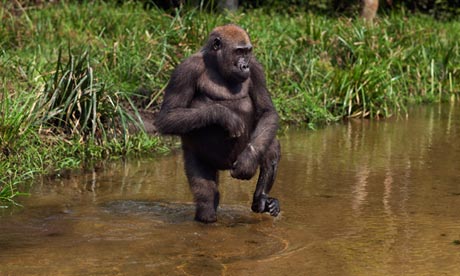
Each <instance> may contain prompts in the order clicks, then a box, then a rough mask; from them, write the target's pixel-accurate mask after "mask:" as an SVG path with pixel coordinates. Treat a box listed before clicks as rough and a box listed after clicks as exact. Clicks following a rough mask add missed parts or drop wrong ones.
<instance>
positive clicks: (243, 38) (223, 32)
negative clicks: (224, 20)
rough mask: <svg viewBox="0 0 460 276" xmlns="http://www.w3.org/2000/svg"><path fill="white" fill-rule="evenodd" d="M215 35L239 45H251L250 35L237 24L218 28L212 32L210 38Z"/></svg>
mask: <svg viewBox="0 0 460 276" xmlns="http://www.w3.org/2000/svg"><path fill="white" fill-rule="evenodd" d="M213 34H214V35H218V36H220V37H221V38H222V39H224V40H227V41H234V42H237V43H238V44H239V43H242V44H251V40H250V39H249V35H248V33H247V32H246V31H245V30H244V29H243V28H241V27H240V26H237V25H235V24H227V25H223V26H219V27H216V28H214V30H212V32H211V35H210V36H213Z"/></svg>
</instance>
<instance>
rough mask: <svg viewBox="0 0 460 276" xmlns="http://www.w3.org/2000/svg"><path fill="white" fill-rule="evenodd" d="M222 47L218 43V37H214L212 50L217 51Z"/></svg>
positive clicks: (219, 42)
mask: <svg viewBox="0 0 460 276" xmlns="http://www.w3.org/2000/svg"><path fill="white" fill-rule="evenodd" d="M221 46H222V42H221V41H220V37H216V39H214V44H212V48H213V49H214V50H215V51H217V50H219V49H220V47H221Z"/></svg>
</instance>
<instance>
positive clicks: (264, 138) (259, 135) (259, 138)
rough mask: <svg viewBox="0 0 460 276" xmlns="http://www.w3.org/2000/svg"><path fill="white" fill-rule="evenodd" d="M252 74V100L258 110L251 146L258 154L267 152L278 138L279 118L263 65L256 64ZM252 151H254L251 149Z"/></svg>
mask: <svg viewBox="0 0 460 276" xmlns="http://www.w3.org/2000/svg"><path fill="white" fill-rule="evenodd" d="M253 67H254V70H253V71H252V72H251V76H252V78H251V80H252V88H251V98H252V100H253V102H254V106H255V110H256V122H257V124H256V127H255V129H254V131H253V133H252V134H251V142H250V146H252V147H253V149H254V150H255V151H256V152H257V153H258V154H261V153H262V152H265V151H266V149H267V147H268V146H269V145H270V144H271V143H272V141H273V139H274V138H275V136H276V132H277V130H278V126H279V117H278V113H276V110H275V107H274V106H273V102H272V99H271V98H270V95H269V93H268V90H267V86H266V82H265V75H264V72H263V68H262V65H260V64H259V63H258V62H255V64H254V65H253ZM251 150H252V149H251Z"/></svg>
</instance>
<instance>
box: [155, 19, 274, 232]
mask: <svg viewBox="0 0 460 276" xmlns="http://www.w3.org/2000/svg"><path fill="white" fill-rule="evenodd" d="M251 51H252V45H251V42H250V40H249V36H248V34H247V33H246V32H245V31H244V30H243V29H241V28H240V27H238V26H236V25H232V24H229V25H225V26H221V27H217V28H215V29H214V30H213V31H212V33H211V34H210V36H209V39H208V41H207V43H206V44H205V45H204V47H203V48H202V50H201V51H200V52H198V53H196V54H194V55H192V56H191V57H189V58H188V59H186V60H185V61H184V62H182V63H181V64H180V65H179V66H178V67H177V68H176V69H175V71H174V72H173V74H172V76H171V80H170V81H169V84H168V86H167V88H166V92H165V95H164V101H163V105H162V107H161V110H160V112H159V114H158V117H157V119H156V126H157V128H158V130H159V131H160V132H161V133H162V134H172V135H179V136H181V138H182V149H183V152H184V162H185V172H186V175H187V178H188V181H189V184H190V188H191V191H192V192H193V195H194V198H195V201H196V215H195V219H196V220H198V221H201V222H206V223H209V222H214V221H216V219H217V218H216V210H217V206H218V204H219V191H218V170H231V175H232V177H234V178H238V179H250V178H252V177H253V176H254V174H255V173H256V170H257V166H259V165H260V174H259V179H258V181H257V187H256V190H255V192H254V197H253V202H252V210H253V211H254V212H259V213H262V212H269V213H270V214H271V215H272V216H277V215H278V213H279V212H280V207H279V203H278V200H277V199H276V198H272V197H269V196H268V193H269V192H270V189H271V188H272V186H273V182H274V181H275V176H276V169H277V166H278V161H279V159H280V145H279V142H278V141H277V140H276V138H275V135H276V131H277V129H278V115H277V113H276V111H275V109H274V107H273V103H272V101H271V99H270V96H269V94H268V91H267V88H266V84H265V76H264V73H263V68H262V66H261V65H260V64H259V63H258V62H257V60H256V59H255V58H254V56H253V55H252V53H251Z"/></svg>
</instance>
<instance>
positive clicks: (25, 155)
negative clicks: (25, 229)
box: [0, 1, 460, 198]
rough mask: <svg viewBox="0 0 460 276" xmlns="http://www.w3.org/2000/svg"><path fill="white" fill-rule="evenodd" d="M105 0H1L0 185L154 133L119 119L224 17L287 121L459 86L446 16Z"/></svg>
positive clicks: (144, 142) (387, 110) (355, 111)
mask: <svg viewBox="0 0 460 276" xmlns="http://www.w3.org/2000/svg"><path fill="white" fill-rule="evenodd" d="M108 2H110V1H107V2H99V1H88V2H84V1H83V3H76V2H66V1H59V2H58V3H50V4H44V5H42V6H31V7H28V8H27V9H22V10H21V11H19V12H18V11H15V10H13V9H12V5H10V4H9V2H8V1H3V2H2V4H1V7H0V17H1V18H2V26H1V27H0V81H1V84H0V92H1V93H0V95H1V96H0V97H1V103H0V114H1V118H0V137H1V141H0V149H1V151H0V162H2V163H1V165H2V166H1V167H0V175H1V176H2V177H1V178H0V190H1V193H0V195H1V197H2V198H9V196H8V195H10V196H13V195H15V193H16V192H17V190H15V189H16V188H15V185H13V184H11V183H21V182H23V181H24V178H21V177H22V176H26V178H27V176H29V175H34V174H35V173H37V172H46V171H49V170H50V169H59V168H63V167H69V166H70V167H72V166H73V167H75V166H77V167H78V166H81V165H82V163H84V160H86V159H88V158H96V159H98V158H106V157H107V156H120V155H123V154H128V153H130V152H149V151H153V150H154V149H158V148H159V147H160V144H159V140H158V138H157V137H155V136H147V135H146V134H145V133H142V132H140V133H139V134H134V132H132V131H130V130H131V129H133V126H136V124H138V122H139V113H138V112H137V111H136V110H137V108H141V109H144V108H145V109H149V110H150V112H152V111H154V110H155V109H156V108H158V105H159V103H160V102H161V98H162V94H163V90H164V88H165V86H166V84H167V81H168V78H169V75H170V73H171V71H172V69H173V68H174V67H175V66H176V65H177V64H178V63H179V62H180V61H181V60H183V59H184V58H185V57H187V56H189V55H191V54H192V53H193V52H195V51H197V50H199V49H200V47H201V45H202V43H203V41H205V39H206V36H207V35H208V33H209V32H210V31H211V30H212V29H213V28H214V27H215V26H216V25H221V24H225V23H229V22H234V23H237V24H239V25H241V26H243V27H244V28H246V29H247V30H248V32H249V33H250V35H251V38H252V40H253V44H254V46H255V49H254V53H255V54H256V56H257V58H258V59H259V61H260V62H261V63H262V64H263V65H264V67H265V72H266V75H267V81H268V87H269V89H270V91H271V93H272V96H273V100H274V103H275V105H276V107H277V109H278V111H279V114H280V116H281V119H282V121H283V122H284V123H286V124H300V125H308V126H309V127H311V128H314V127H316V126H318V125H321V124H327V123H330V122H333V121H337V120H340V119H341V118H344V117H360V118H376V117H388V116H393V115H395V114H401V113H405V110H406V107H407V105H408V104H411V103H424V102H437V101H443V100H449V99H454V100H455V99H458V95H459V93H460V88H459V87H460V47H459V41H460V23H459V22H438V21H434V20H433V19H432V18H431V17H426V16H422V15H411V16H406V15H404V14H390V15H388V16H384V17H381V18H380V19H379V20H378V21H377V22H376V23H375V24H372V25H371V24H367V23H366V22H362V21H361V20H359V19H349V18H332V17H324V16H318V15H315V14H311V13H305V12H296V11H292V10H289V11H274V10H266V9H257V10H247V11H245V12H238V13H235V14H215V13H205V12H201V11H200V10H199V9H197V10H176V12H175V13H173V14H169V13H165V12H164V11H162V10H158V9H143V8H142V7H141V6H139V5H137V4H135V3H126V4H123V5H115V4H112V3H108ZM63 49H64V50H63ZM134 128H137V129H139V128H142V127H141V125H137V127H134Z"/></svg>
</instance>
